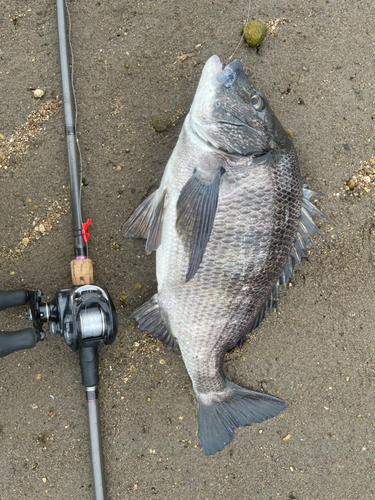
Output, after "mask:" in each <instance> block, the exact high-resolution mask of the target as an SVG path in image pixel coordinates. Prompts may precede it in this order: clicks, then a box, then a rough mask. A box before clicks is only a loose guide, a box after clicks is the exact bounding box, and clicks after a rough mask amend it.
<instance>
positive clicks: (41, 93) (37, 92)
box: [33, 89, 44, 99]
mask: <svg viewBox="0 0 375 500" xmlns="http://www.w3.org/2000/svg"><path fill="white" fill-rule="evenodd" d="M33 96H34V99H41V98H42V97H43V96H44V91H43V90H42V89H36V90H34V92H33Z"/></svg>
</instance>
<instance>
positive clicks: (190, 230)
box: [176, 167, 224, 282]
mask: <svg viewBox="0 0 375 500" xmlns="http://www.w3.org/2000/svg"><path fill="white" fill-rule="evenodd" d="M223 172H224V169H223V168H221V167H220V168H218V169H216V170H215V171H214V172H209V173H206V172H203V171H201V170H196V171H195V172H194V175H193V176H192V177H191V178H190V179H189V180H188V181H187V183H186V184H185V186H184V187H183V189H182V191H181V194H180V196H179V198H178V201H177V220H176V230H177V232H178V234H179V235H180V236H181V237H182V239H183V241H184V243H185V247H186V249H187V251H188V252H189V253H190V261H189V268H188V272H187V274H186V278H185V281H186V282H188V281H189V280H191V279H192V278H193V277H194V275H195V273H196V272H197V271H198V268H199V265H200V263H201V261H202V257H203V255H204V252H205V249H206V245H207V242H208V240H209V238H210V235H211V231H212V226H213V224H214V220H215V214H216V207H217V200H218V196H219V185H220V178H221V175H222V174H223Z"/></svg>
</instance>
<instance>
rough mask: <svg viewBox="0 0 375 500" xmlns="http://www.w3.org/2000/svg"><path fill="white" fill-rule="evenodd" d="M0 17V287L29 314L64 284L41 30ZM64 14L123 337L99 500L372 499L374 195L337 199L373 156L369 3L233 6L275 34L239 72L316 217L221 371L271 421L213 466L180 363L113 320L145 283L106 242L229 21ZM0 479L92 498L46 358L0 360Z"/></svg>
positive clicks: (19, 312)
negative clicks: (260, 403) (288, 273)
mask: <svg viewBox="0 0 375 500" xmlns="http://www.w3.org/2000/svg"><path fill="white" fill-rule="evenodd" d="M0 7H1V16H0V95H1V99H0V116H1V121H0V133H1V134H2V136H3V137H4V141H2V145H1V147H0V158H1V155H2V154H3V156H5V158H3V159H2V160H1V161H0V164H1V165H2V167H1V168H0V213H1V217H0V234H1V240H0V283H1V288H3V289H16V288H18V287H26V288H27V289H30V290H35V289H37V288H41V289H42V290H43V292H44V294H45V296H46V298H47V299H48V298H52V297H53V295H54V293H55V292H56V291H57V290H58V289H60V288H62V287H64V286H70V267H69V262H70V260H71V258H72V232H71V218H70V212H69V211H68V202H69V189H68V186H69V180H68V170H67V162H66V147H65V137H64V123H63V116H62V108H61V107H60V106H59V97H58V96H60V95H61V84H60V68H59V59H58V45H57V28H56V10H55V5H54V2H50V1H46V0H28V1H27V2H26V1H15V0H2V1H1V5H0ZM70 10H71V16H72V44H73V47H74V54H75V62H76V66H75V77H74V78H75V85H76V92H77V99H78V114H79V131H80V135H79V137H80V144H81V147H82V155H83V174H84V177H85V184H86V185H85V186H84V188H83V213H84V216H85V217H90V218H91V219H92V220H93V224H92V231H91V233H92V237H91V240H90V246H89V252H90V257H91V258H92V260H93V262H94V273H95V281H96V283H98V284H101V285H104V286H106V287H107V288H108V289H109V291H110V293H111V295H112V297H113V299H114V302H115V305H116V308H117V310H118V315H119V322H120V328H119V335H118V338H117V339H116V341H115V343H114V344H113V345H112V346H108V347H103V348H101V351H100V358H101V382H100V388H101V415H102V427H103V429H102V433H103V446H104V456H105V470H106V478H107V486H108V498H110V499H112V498H121V499H122V498H134V499H136V498H138V499H153V498H160V499H165V500H178V499H183V500H191V499H197V500H200V499H218V500H221V499H228V498H238V499H253V500H271V499H272V500H274V499H276V498H280V499H298V500H302V499H304V500H307V499H310V500H311V499H319V500H327V499H335V500H336V499H340V500H342V499H348V500H351V499H371V498H374V497H375V482H374V473H373V471H374V460H375V426H374V415H375V407H374V405H375V400H374V390H375V378H374V377H375V370H374V363H375V358H374V342H373V331H374V323H375V309H374V306H373V304H374V301H375V287H374V285H375V283H374V282H375V278H374V264H375V261H374V256H375V254H374V241H373V240H374V228H375V223H374V222H375V221H374V210H375V209H374V206H373V200H372V196H373V192H374V190H373V189H371V190H370V192H369V193H366V192H365V191H358V190H357V188H355V189H354V191H353V192H350V194H349V193H348V192H345V190H344V189H343V188H344V186H345V183H346V181H348V179H350V178H351V177H352V175H353V174H355V172H356V171H357V170H358V169H359V168H360V166H361V164H360V162H361V161H362V162H365V161H368V160H369V159H370V158H371V157H372V156H373V148H374V124H375V121H374V117H375V107H374V85H375V84H374V78H373V76H374V54H375V34H374V30H373V26H374V23H375V4H374V2H373V0H362V1H360V0H358V1H357V0H353V1H344V0H314V1H307V0H283V1H280V0H265V1H263V2H261V1H253V2H252V9H251V15H252V17H253V18H255V19H260V20H262V21H264V22H268V21H270V20H276V19H280V18H284V19H286V20H287V22H285V23H282V22H280V23H279V26H278V33H277V34H276V35H273V36H269V37H268V38H267V39H266V40H265V41H264V42H263V44H262V46H261V48H260V50H259V51H258V52H257V51H256V50H254V49H250V48H248V47H247V46H246V45H244V44H241V47H240V48H239V50H238V52H237V57H238V58H239V59H240V60H241V61H242V63H243V65H244V69H245V72H246V73H247V75H248V76H249V78H250V80H251V81H252V82H253V83H254V85H255V86H256V87H258V88H259V89H260V90H262V91H263V92H264V93H265V94H266V96H267V97H268V99H269V101H270V103H271V105H272V107H273V109H274V110H275V112H276V113H277V115H278V116H279V118H280V120H281V121H282V123H283V125H284V126H285V128H288V129H289V130H290V131H291V133H292V138H293V141H294V144H295V146H296V149H297V151H298V154H299V158H300V166H301V171H302V173H303V175H307V176H308V179H309V180H310V181H311V182H312V183H313V184H314V187H315V188H316V189H318V190H319V191H321V192H322V193H323V197H321V198H320V199H319V200H318V205H319V206H320V208H322V209H323V210H324V211H325V213H326V214H327V215H328V216H329V218H330V219H329V221H328V222H327V221H324V220H320V221H319V224H320V226H321V229H322V238H321V239H317V244H318V245H319V248H320V253H319V254H315V255H312V256H311V259H310V260H309V262H307V263H306V264H305V265H304V268H303V271H302V272H301V271H298V272H296V273H295V275H294V278H293V281H292V286H291V287H289V290H288V293H287V294H285V295H284V296H283V297H282V298H281V301H280V305H279V312H278V313H273V314H272V315H270V316H269V317H268V318H267V319H266V320H265V321H264V323H263V324H262V326H261V328H260V329H259V330H258V331H257V332H256V334H255V335H253V336H252V337H251V339H250V340H249V341H248V342H246V344H245V345H244V346H243V347H242V348H241V349H237V350H235V351H233V352H232V353H229V354H228V356H227V358H226V363H225V367H226V370H227V372H228V374H229V376H230V378H231V379H232V380H233V381H235V382H237V383H239V384H241V385H243V386H246V387H248V388H251V389H256V390H264V391H265V392H267V393H269V394H273V395H275V394H279V395H280V397H282V398H283V399H284V400H285V401H287V402H288V405H289V406H288V408H287V409H286V410H285V411H284V412H283V413H282V414H281V415H279V416H278V417H276V418H274V419H272V420H269V421H267V422H264V423H262V424H258V425H254V426H252V427H250V428H242V429H240V430H238V431H237V432H236V434H235V438H234V439H233V441H232V443H231V444H230V445H229V446H227V447H226V448H225V449H224V450H223V451H222V452H220V453H218V454H216V455H214V456H212V457H207V456H205V455H204V454H203V452H202V451H201V449H200V446H199V444H198V438H197V419H196V409H195V402H194V397H193V393H192V388H191V384H190V381H189V378H188V375H187V373H186V371H185V368H184V365H183V361H182V359H181V356H180V355H179V354H178V353H175V352H169V351H165V350H164V348H163V347H162V346H161V344H159V343H157V342H156V341H154V340H153V339H151V338H150V337H149V336H148V335H147V334H143V333H140V332H138V331H137V330H136V327H135V324H133V323H130V322H128V321H127V319H126V318H127V317H128V315H129V314H130V312H131V311H132V310H133V309H134V308H135V307H136V306H138V305H140V304H142V303H143V302H144V301H146V300H147V299H148V298H149V297H150V296H151V295H152V294H153V293H154V292H155V290H156V280H155V260H154V255H151V256H147V255H146V254H145V251H144V243H143V242H142V241H129V240H124V239H123V237H122V233H123V225H124V222H125V220H126V219H127V217H128V216H129V215H130V213H131V212H132V211H133V210H134V208H136V206H138V204H139V203H140V202H141V201H142V200H143V199H144V198H145V197H146V195H147V194H149V193H150V192H151V191H152V190H154V189H155V187H157V185H158V182H159V180H160V178H161V176H162V172H163V168H164V165H165V163H166V161H167V159H168V157H169V155H170V153H171V151H172V149H173V147H174V145H175V143H176V140H177V137H178V134H179V131H180V129H181V125H182V122H183V116H184V114H186V113H187V112H188V110H189V106H190V104H191V102H192V98H193V95H194V93H195V89H196V86H197V82H198V80H199V77H200V73H201V70H202V67H203V64H204V62H205V61H206V60H207V58H208V57H209V56H211V55H212V54H214V53H215V54H217V55H218V56H219V57H220V58H221V59H222V60H224V61H225V60H226V59H227V58H228V57H229V55H230V54H231V53H232V51H233V50H234V48H235V46H236V44H237V43H238V40H239V37H240V34H241V26H242V20H243V19H244V18H245V16H246V10H247V6H246V2H245V1H244V2H238V1H233V0H228V1H224V0H221V1H210V0H199V1H198V0H191V1H182V0H175V1H171V0H168V1H167V0H163V1H158V2H152V1H134V0H129V1H127V2H118V1H114V0H108V1H103V0H102V1H101V2H97V1H90V2H83V1H78V0H75V1H72V2H71V3H70ZM182 55H187V57H186V58H185V57H180V56H182ZM36 88H41V89H43V90H44V92H45V95H44V97H43V98H42V99H41V100H40V101H37V100H35V99H34V98H33V94H32V89H36ZM45 108H46V109H45ZM40 109H42V113H40V114H39V115H35V114H34V115H33V118H32V119H31V121H30V122H29V125H28V130H27V127H26V128H23V129H21V128H20V127H22V125H24V124H25V123H26V122H27V117H28V116H29V115H30V113H32V111H33V110H40ZM43 113H44V115H43ZM46 115H49V118H48V119H45V118H46ZM155 119H156V120H159V121H160V120H161V121H165V122H166V125H167V127H166V129H165V130H164V131H163V132H161V133H157V132H156V131H155V130H154V128H153V126H152V123H154V125H155ZM153 120H154V122H153ZM33 127H34V128H33ZM15 130H19V131H20V134H18V135H17V136H14V135H13V136H12V134H14V132H15ZM27 134H29V135H28V136H27ZM21 136H22V137H23V139H22V140H21V141H18V139H17V138H19V137H21ZM26 136H27V137H29V142H26ZM12 138H13V139H14V141H13V142H10V139H12ZM15 138H16V139H17V140H16V139H15ZM17 141H18V142H17ZM27 144H28V145H29V147H28V149H26V148H25V146H26V145H27ZM12 145H13V146H14V147H13V146H12ZM12 147H13V150H12ZM14 150H15V151H14ZM12 151H13V152H12ZM17 151H21V152H22V153H24V154H22V155H20V154H18V153H17ZM4 152H6V154H5V153H4ZM8 156H9V158H8ZM5 167H6V168H5ZM118 167H121V169H120V168H118ZM368 185H370V184H368ZM361 193H362V194H363V195H362V194H361ZM358 194H359V196H358ZM33 224H34V225H33ZM41 225H42V226H43V227H42V228H41V227H40V226H41ZM24 238H28V242H27V241H26V240H24ZM22 240H24V241H23V242H22ZM25 242H26V243H27V244H26V245H25ZM120 297H121V298H122V301H120V300H119V298H120ZM124 298H125V302H124ZM0 325H1V328H2V329H4V330H7V329H19V328H23V327H25V326H27V322H26V320H25V318H24V311H23V309H22V308H18V309H14V310H8V311H4V312H2V313H1V322H0ZM0 471H1V472H0V499H1V500H20V499H21V498H28V499H34V500H36V499H38V500H40V499H43V498H53V499H59V500H73V499H74V500H75V499H89V500H91V499H94V493H93V487H92V475H91V462H90V458H89V441H88V429H87V413H86V403H85V397H84V390H83V388H82V386H81V382H80V369H79V363H78V358H77V355H76V353H74V352H72V351H70V350H69V348H68V347H67V346H66V345H65V343H64V342H63V340H62V339H61V338H55V337H48V338H47V340H46V341H45V342H44V343H43V344H38V345H37V347H36V348H35V349H33V350H30V351H24V352H18V353H15V354H12V355H10V356H8V357H7V358H3V359H1V360H0Z"/></svg>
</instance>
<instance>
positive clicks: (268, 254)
mask: <svg viewBox="0 0 375 500" xmlns="http://www.w3.org/2000/svg"><path fill="white" fill-rule="evenodd" d="M313 194H314V192H313V191H311V190H309V189H308V188H307V186H304V185H303V183H302V181H301V177H300V172H299V167H298V160H297V155H296V152H295V149H294V147H293V144H292V142H291V140H290V138H289V136H288V134H287V133H286V132H285V130H284V129H283V127H282V125H281V124H280V122H279V121H278V119H277V117H276V116H275V114H274V113H273V111H272V110H271V108H270V106H269V104H268V102H267V100H266V98H265V96H264V95H263V94H262V93H261V92H259V91H257V90H255V89H254V87H253V86H252V85H251V83H250V82H249V80H248V79H247V77H246V75H245V74H244V72H243V69H242V65H241V63H240V62H239V61H233V62H232V63H230V64H229V65H227V66H226V67H225V68H222V65H221V63H220V60H219V58H218V57H217V56H212V57H211V58H210V59H209V60H208V61H207V63H206V65H205V67H204V69H203V72H202V76H201V79H200V82H199V85H198V89H197V92H196V95H195V97H194V101H193V104H192V106H191V109H190V112H189V114H188V115H187V117H186V119H185V122H184V124H183V127H182V130H181V133H180V136H179V139H178V142H177V144H176V146H175V148H174V151H173V153H172V155H171V157H170V159H169V161H168V163H167V166H166V168H165V172H164V175H163V178H162V180H161V183H160V187H159V188H158V190H157V191H156V192H155V193H153V194H152V195H151V196H150V197H149V198H147V199H146V200H145V201H144V202H143V203H142V204H141V205H140V206H139V207H138V209H136V211H135V212H134V213H133V215H132V216H131V217H130V219H129V221H128V223H127V227H126V233H125V234H126V236H128V237H144V238H147V243H146V250H147V251H148V252H150V251H152V250H156V274H157V281H158V293H157V294H156V295H154V296H153V297H152V298H151V300H150V301H148V302H146V303H145V304H144V305H142V306H141V307H140V308H138V309H137V310H136V311H135V312H134V313H133V315H132V317H134V318H135V319H136V320H137V321H138V327H139V329H140V330H147V331H149V332H150V333H152V334H153V335H154V336H156V337H158V338H160V339H161V340H162V341H163V343H164V344H165V345H166V346H168V347H172V348H173V347H177V346H178V347H179V348H180V351H181V354H182V357H183V360H184V363H185V366H186V369H187V371H188V373H189V376H190V378H191V381H192V384H193V389H194V393H195V396H196V400H197V408H198V423H199V441H200V444H201V446H202V449H203V451H204V452H205V453H206V454H213V453H215V452H217V451H219V450H221V449H222V448H223V447H224V446H225V445H226V444H228V443H229V442H230V441H231V439H232V437H233V432H234V430H235V429H236V428H238V427H240V426H243V425H251V424H252V423H254V422H261V421H263V420H265V419H267V418H271V417H273V416H275V415H277V414H278V413H279V412H280V411H281V410H282V409H284V408H285V407H286V403H285V402H284V401H282V400H280V399H278V398H275V397H273V396H269V395H266V394H262V393H257V392H253V391H248V390H246V389H243V388H241V387H239V386H238V385H236V384H234V383H233V382H231V381H229V380H228V379H227V378H226V376H225V374H224V371H223V360H224V355H225V353H226V352H227V351H228V350H230V349H232V348H233V347H235V346H236V345H237V344H238V343H240V342H241V341H242V340H243V339H244V338H246V336H247V335H248V334H249V333H250V331H251V330H252V329H254V328H256V327H257V326H258V325H259V323H260V322H261V320H262V319H263V317H264V314H265V312H266V311H267V310H268V309H270V308H272V307H273V305H274V303H275V301H276V299H277V294H278V287H279V285H280V284H284V285H285V284H287V282H288V280H289V278H290V276H291V273H292V270H293V266H294V264H295V263H296V262H299V261H300V259H301V258H303V257H306V256H307V252H306V247H307V246H308V245H309V244H311V243H312V240H311V239H310V234H314V233H315V232H317V231H318V229H317V227H316V226H315V223H314V220H313V218H312V216H313V215H315V214H316V213H320V211H319V210H318V209H317V208H316V207H315V206H314V205H313V204H312V203H311V202H310V201H309V198H310V197H311V196H312V195H313Z"/></svg>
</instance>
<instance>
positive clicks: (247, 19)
mask: <svg viewBox="0 0 375 500" xmlns="http://www.w3.org/2000/svg"><path fill="white" fill-rule="evenodd" d="M250 8H251V0H249V7H248V9H247V18H246V24H247V23H248V22H249V18H250ZM244 36H245V33H244V31H243V30H242V36H241V40H240V41H239V42H238V45H237V47H236V48H235V49H234V51H233V53H232V55H231V56H229V57H228V60H227V62H226V65H227V64H228V63H229V61H230V60H231V59H232V57H233V56H234V54H235V53H236V52H237V50H238V48H239V46H240V45H241V43H242V40H243V37H244Z"/></svg>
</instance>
